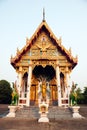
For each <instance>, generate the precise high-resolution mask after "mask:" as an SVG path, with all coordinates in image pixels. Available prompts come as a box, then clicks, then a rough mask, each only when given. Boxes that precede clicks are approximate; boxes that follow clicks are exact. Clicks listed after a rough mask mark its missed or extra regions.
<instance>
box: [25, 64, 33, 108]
mask: <svg viewBox="0 0 87 130" xmlns="http://www.w3.org/2000/svg"><path fill="white" fill-rule="evenodd" d="M31 78H32V66H31V64H30V65H29V70H28V86H27V103H26V105H27V106H30V88H31Z"/></svg>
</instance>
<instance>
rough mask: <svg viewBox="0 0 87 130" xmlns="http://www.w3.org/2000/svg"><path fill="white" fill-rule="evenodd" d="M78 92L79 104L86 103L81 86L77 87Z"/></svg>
mask: <svg viewBox="0 0 87 130" xmlns="http://www.w3.org/2000/svg"><path fill="white" fill-rule="evenodd" d="M76 93H77V104H82V103H84V96H83V93H82V90H81V89H80V88H77V90H76Z"/></svg>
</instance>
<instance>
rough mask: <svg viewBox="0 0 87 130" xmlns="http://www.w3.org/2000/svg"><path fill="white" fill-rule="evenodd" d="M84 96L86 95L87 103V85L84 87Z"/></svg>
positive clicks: (86, 101)
mask: <svg viewBox="0 0 87 130" xmlns="http://www.w3.org/2000/svg"><path fill="white" fill-rule="evenodd" d="M83 96H84V103H85V104H87V87H84V92H83Z"/></svg>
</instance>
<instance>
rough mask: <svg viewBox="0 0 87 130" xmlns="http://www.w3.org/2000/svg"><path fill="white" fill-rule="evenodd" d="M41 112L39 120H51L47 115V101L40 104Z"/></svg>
mask: <svg viewBox="0 0 87 130" xmlns="http://www.w3.org/2000/svg"><path fill="white" fill-rule="evenodd" d="M39 109H40V111H39V113H40V118H39V120H38V122H49V119H48V117H47V113H48V104H46V102H45V101H43V102H41V103H40V104H39Z"/></svg>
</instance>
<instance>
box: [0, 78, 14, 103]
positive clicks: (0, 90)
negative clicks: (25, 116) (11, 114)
mask: <svg viewBox="0 0 87 130" xmlns="http://www.w3.org/2000/svg"><path fill="white" fill-rule="evenodd" d="M11 93H12V89H11V87H10V83H9V82H8V81H6V80H0V104H10V103H11V99H12V96H11Z"/></svg>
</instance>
